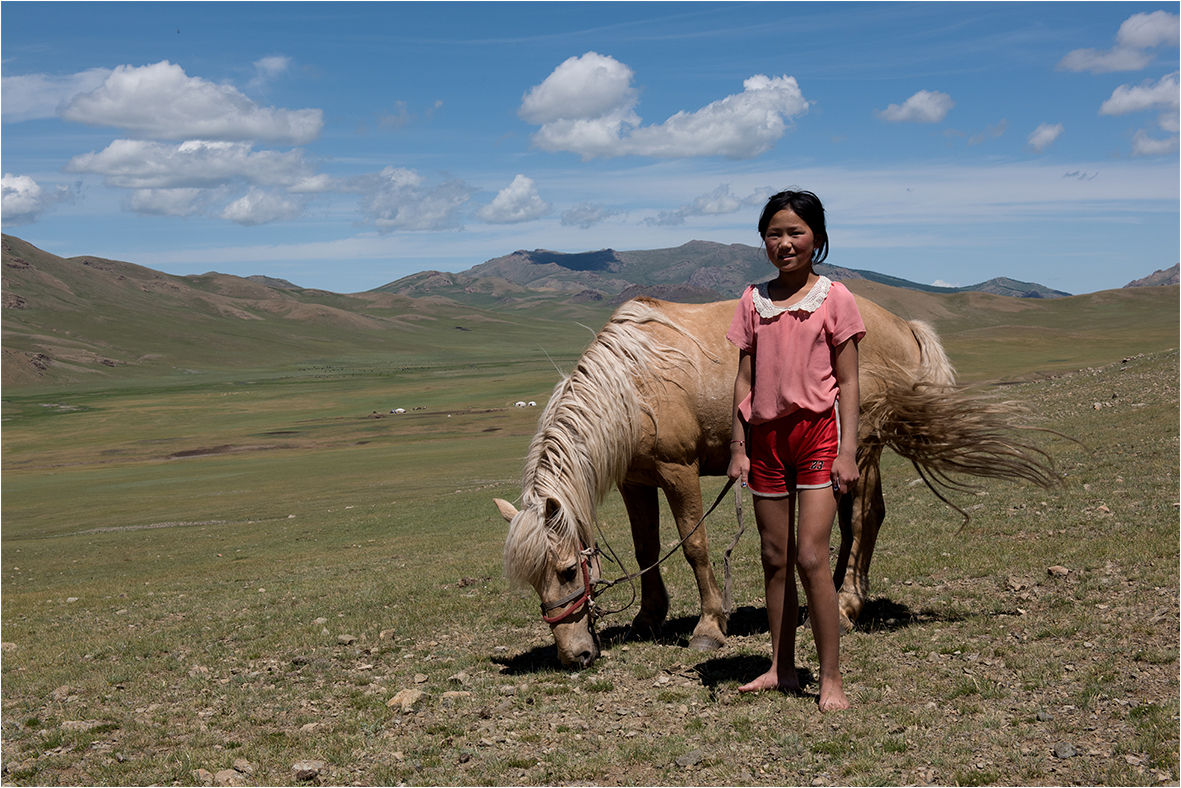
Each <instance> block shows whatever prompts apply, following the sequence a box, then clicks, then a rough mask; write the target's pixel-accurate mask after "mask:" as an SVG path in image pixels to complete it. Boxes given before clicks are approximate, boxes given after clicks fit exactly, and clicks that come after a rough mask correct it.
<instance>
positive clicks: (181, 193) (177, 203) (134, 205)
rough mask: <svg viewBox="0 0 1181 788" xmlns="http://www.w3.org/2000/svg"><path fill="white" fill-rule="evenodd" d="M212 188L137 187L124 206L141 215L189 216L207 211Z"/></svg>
mask: <svg viewBox="0 0 1181 788" xmlns="http://www.w3.org/2000/svg"><path fill="white" fill-rule="evenodd" d="M213 195H214V192H213V191H212V190H210V189H184V188H181V189H136V190H135V191H133V192H132V193H131V194H130V195H128V197H127V199H126V200H124V202H123V207H124V208H125V209H127V210H129V211H131V212H132V213H138V214H140V215H141V216H176V217H180V218H182V219H183V218H187V217H189V216H200V215H201V214H203V213H205V211H206V210H207V209H208V207H209V203H210V202H212V198H213Z"/></svg>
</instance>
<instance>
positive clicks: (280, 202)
mask: <svg viewBox="0 0 1181 788" xmlns="http://www.w3.org/2000/svg"><path fill="white" fill-rule="evenodd" d="M303 209H304V206H303V203H301V202H299V201H297V200H288V199H285V198H284V197H283V196H282V195H280V194H277V193H275V192H273V191H264V190H262V189H251V190H250V191H249V192H247V193H246V194H245V195H244V196H242V197H240V198H238V199H237V200H234V201H233V202H232V203H230V204H229V205H227V206H226V207H225V208H224V209H223V210H222V212H221V214H220V216H221V218H222V219H228V220H229V221H231V222H236V223H238V224H242V225H246V226H248V227H251V226H254V225H259V224H268V223H270V222H289V221H291V220H293V219H297V218H299V216H300V214H302V213H303Z"/></svg>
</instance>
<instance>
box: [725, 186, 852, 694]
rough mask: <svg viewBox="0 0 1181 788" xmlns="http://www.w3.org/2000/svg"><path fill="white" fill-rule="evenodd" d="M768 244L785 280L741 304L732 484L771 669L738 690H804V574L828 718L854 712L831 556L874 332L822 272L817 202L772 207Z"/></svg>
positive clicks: (788, 194)
mask: <svg viewBox="0 0 1181 788" xmlns="http://www.w3.org/2000/svg"><path fill="white" fill-rule="evenodd" d="M759 234H760V235H761V236H762V237H763V244H764V245H765V247H766V250H767V258H768V259H769V260H770V261H771V264H772V265H774V266H775V268H776V269H778V271H779V276H777V277H776V278H775V279H773V280H771V281H770V282H767V283H765V284H760V285H752V286H751V287H749V288H748V289H747V290H746V292H744V293H743V294H742V299H741V301H740V302H739V304H738V309H737V311H736V312H735V314H734V321H733V323H732V324H731V326H730V330H729V332H728V333H727V335H726V337H727V339H729V340H730V341H731V342H733V343H734V344H735V345H736V346H737V347H738V349H739V351H740V355H739V361H738V376H737V377H736V378H735V381H734V427H733V434H732V436H731V437H732V438H733V440H732V441H731V443H730V448H731V453H730V467H729V470H728V471H727V473H728V475H729V476H730V478H731V479H741V481H742V484H743V486H747V487H749V488H750V490H751V492H752V493H753V494H754V496H755V498H754V511H755V520H756V521H757V523H758V526H759V536H760V539H761V543H762V559H763V577H764V580H765V583H766V590H767V618H768V622H769V624H770V629H771V667H770V669H769V670H768V671H767V672H766V673H764V674H763V675H762V676H759V677H758V678H756V679H755V680H754V681H751V682H750V683H749V684H745V685H743V686H742V687H739V691H740V692H754V691H758V690H770V689H778V690H784V691H791V692H796V691H799V689H800V683H799V679H798V677H797V676H796V669H795V634H796V620H797V616H798V615H799V597H798V594H797V592H796V583H795V577H794V573H793V571H792V566H793V564H794V565H795V566H796V567H797V568H798V569H799V573H800V581H801V583H802V584H803V586H804V594H805V595H806V597H807V602H808V612H809V619H810V620H811V622H812V634H813V636H814V637H815V640H816V652H817V656H818V657H819V660H820V709H821V711H828V710H830V709H846V708H848V707H849V699H848V697H846V695H845V691H844V686H843V684H842V682H841V672H840V658H839V657H840V637H841V633H840V625H839V622H838V613H837V594H836V588H835V587H834V586H833V580H832V574H831V570H830V569H829V563H828V546H829V539H830V537H831V534H832V521H833V516H834V515H835V514H836V509H837V499H838V497H839V496H840V494H841V493H844V492H847V491H848V490H849V488H850V486H851V485H853V484H854V483H855V482H856V481H857V478H858V476H859V471H858V470H857V413H858V410H859V407H860V393H859V390H858V381H857V343H858V341H860V339H861V338H862V337H863V336H864V335H865V325H864V324H863V323H862V321H861V315H860V314H859V313H858V311H857V305H856V303H855V302H854V300H853V296H852V294H851V293H850V292H849V291H848V290H847V289H845V287H844V285H842V284H840V283H837V282H832V281H830V280H829V279H827V278H825V277H823V276H818V275H817V274H816V272H815V271H813V270H812V266H813V263H819V262H822V261H823V260H824V259H825V257H827V256H828V233H827V231H826V230H825V226H824V206H822V205H821V203H820V200H819V198H817V197H816V195H815V194H812V193H811V192H805V191H785V192H780V193H779V194H776V195H774V196H773V197H771V198H770V200H768V201H767V205H766V206H765V207H764V209H763V213H762V216H761V217H760V219H759ZM747 425H749V436H748V435H747V434H746V431H747ZM747 441H749V443H750V450H751V451H750V456H749V458H748V456H747V452H746V448H747V446H746V442H747ZM797 499H798V501H799V519H798V521H797V519H796V502H797Z"/></svg>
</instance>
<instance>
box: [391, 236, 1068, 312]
mask: <svg viewBox="0 0 1181 788" xmlns="http://www.w3.org/2000/svg"><path fill="white" fill-rule="evenodd" d="M817 271H818V273H821V274H824V275H826V276H828V277H830V278H832V279H838V280H843V281H848V280H852V279H868V280H870V281H874V282H880V283H882V284H887V285H891V286H893V287H902V288H906V289H908V290H919V291H923V292H929V293H963V292H970V291H971V292H985V293H995V294H997V295H1008V296H1014V297H1017V298H1062V297H1065V296H1068V295H1070V294H1069V293H1064V292H1062V291H1060V290H1052V289H1050V288H1048V287H1045V286H1043V285H1039V284H1035V283H1032V282H1019V281H1017V280H1014V279H1007V278H1003V277H1001V278H997V279H990V280H988V281H987V282H981V283H979V284H976V285H970V286H968V287H937V286H935V285H924V284H919V283H917V282H910V281H907V280H905V279H900V278H898V277H893V276H888V275H886V274H879V273H876V272H874V271H864V270H858V269H852V268H840V267H837V266H831V265H819V266H817ZM769 276H770V273H769V271H768V266H767V260H766V258H765V257H764V255H763V250H762V249H759V248H756V247H753V246H746V245H745V244H719V243H713V242H710V241H690V242H689V243H687V244H684V245H682V246H678V247H675V248H671V249H649V250H638V251H631V252H619V251H616V250H614V249H601V250H599V251H597V252H581V253H577V254H565V253H562V252H552V251H547V250H544V249H535V250H534V251H531V252H529V251H524V250H518V251H516V252H513V253H512V254H509V255H505V256H503V257H497V258H494V259H492V260H488V261H487V262H484V263H480V264H479V265H477V266H474V267H472V268H469V269H468V270H467V271H464V272H462V273H459V274H440V273H439V272H437V271H428V272H424V273H421V274H414V275H412V276H408V277H405V278H403V279H399V280H398V281H396V282H391V283H390V284H387V285H384V286H382V287H379V288H377V289H378V290H379V291H384V292H395V293H401V294H403V295H411V296H414V295H423V294H427V293H436V294H441V293H443V292H445V293H446V294H447V295H448V297H450V298H453V299H455V300H457V301H461V302H463V303H471V304H481V303H488V300H487V295H488V294H489V293H490V292H492V291H496V292H497V293H498V303H500V304H501V305H502V306H503V305H509V304H511V303H513V300H514V299H524V300H526V301H527V300H528V298H529V293H530V292H533V293H547V294H553V293H566V294H569V295H579V296H580V297H581V298H584V299H589V298H603V299H607V300H610V301H612V302H613V303H617V302H619V301H621V300H626V299H622V298H621V294H624V293H626V294H627V297H634V296H636V295H649V296H652V297H655V298H665V299H668V300H685V301H690V302H694V303H701V302H705V301H716V300H720V299H726V298H737V297H738V296H739V295H740V294H741V293H742V290H743V289H744V288H745V287H746V286H747V285H748V284H750V283H752V282H761V281H764V280H766V279H767V278H769ZM509 284H516V285H519V286H520V287H521V288H523V290H517V291H515V292H513V291H511V289H510V288H509V287H508V285H509ZM448 288H449V289H448ZM595 294H597V295H595Z"/></svg>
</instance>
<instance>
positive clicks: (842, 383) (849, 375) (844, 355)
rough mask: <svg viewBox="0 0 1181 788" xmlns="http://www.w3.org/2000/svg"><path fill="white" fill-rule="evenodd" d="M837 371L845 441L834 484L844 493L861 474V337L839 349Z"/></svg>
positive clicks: (834, 467) (836, 463)
mask: <svg viewBox="0 0 1181 788" xmlns="http://www.w3.org/2000/svg"><path fill="white" fill-rule="evenodd" d="M835 357H836V358H835V363H834V371H835V372H836V376H837V387H838V388H839V389H840V398H839V399H838V400H837V414H838V415H839V416H840V419H841V444H840V446H838V447H837V458H836V460H835V461H834V462H833V464H832V479H833V484H834V486H836V487H838V488H839V489H840V491H841V492H842V493H846V492H848V491H849V487H850V486H851V485H852V484H853V482H855V481H857V479H858V478H859V477H860V476H861V471H860V470H859V469H858V468H857V417H858V414H859V413H860V412H861V388H860V383H859V380H858V375H857V340H855V339H849V340H846V341H845V343H844V344H842V345H840V346H839V347H837V349H836V354H835Z"/></svg>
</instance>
